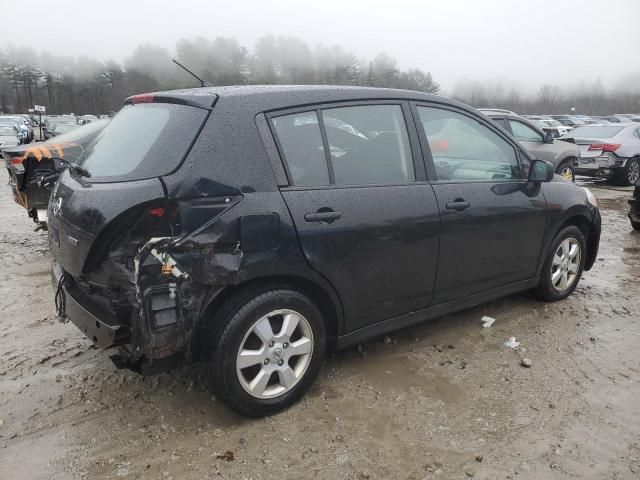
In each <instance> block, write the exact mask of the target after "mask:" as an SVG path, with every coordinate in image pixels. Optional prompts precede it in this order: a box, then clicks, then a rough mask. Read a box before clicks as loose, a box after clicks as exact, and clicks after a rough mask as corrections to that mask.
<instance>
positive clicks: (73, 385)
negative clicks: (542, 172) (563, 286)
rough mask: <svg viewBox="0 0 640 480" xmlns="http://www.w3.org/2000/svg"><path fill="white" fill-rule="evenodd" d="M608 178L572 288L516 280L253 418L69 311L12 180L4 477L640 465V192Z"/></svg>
mask: <svg viewBox="0 0 640 480" xmlns="http://www.w3.org/2000/svg"><path fill="white" fill-rule="evenodd" d="M6 181H7V175H6V172H3V173H2V174H0V182H1V183H3V184H5V183H6ZM593 191H594V193H595V194H596V196H597V197H598V200H599V202H600V206H601V211H602V217H603V234H602V240H601V249H600V254H599V256H598V261H597V262H596V265H595V266H594V268H593V270H592V271H590V272H587V273H586V274H585V275H584V277H583V280H582V281H581V282H580V284H579V286H578V288H577V289H576V292H575V293H574V295H572V296H571V297H570V298H569V299H567V300H565V301H563V302H559V303H555V304H545V303H541V302H538V301H536V300H534V299H533V298H531V297H530V296H529V295H527V294H521V295H515V296H511V297H508V298H505V299H501V300H498V301H495V302H491V303H487V304H484V305H481V306H478V307H475V308H472V309H468V310H465V311H463V312H460V313H458V314H455V315H448V316H446V317H443V318H440V319H438V320H435V321H431V322H428V323H425V324H423V325H421V326H419V327H416V328H411V329H408V330H404V331H401V332H398V333H397V334H394V335H392V336H391V337H390V338H388V339H386V342H385V341H382V339H380V340H377V341H372V342H370V343H367V344H365V345H363V346H362V351H359V350H358V349H351V350H347V351H344V352H339V353H337V354H335V355H333V356H332V357H331V358H330V359H328V360H327V362H326V364H325V366H324V368H323V370H322V372H321V374H320V377H319V378H318V380H317V382H316V383H315V385H314V387H313V388H312V390H311V392H310V393H309V394H308V395H307V396H306V397H305V398H304V400H303V401H302V402H301V403H300V404H298V405H296V406H294V407H292V408H291V409H289V410H288V411H286V412H284V413H281V414H279V415H276V416H274V417H271V418H266V419H260V420H250V419H245V418H242V417H239V416H237V415H235V414H233V413H232V412H230V411H229V410H228V409H226V408H225V407H224V406H223V405H221V404H220V402H218V401H217V400H216V398H215V395H214V394H212V393H211V392H210V391H209V390H208V388H207V382H206V380H205V379H204V376H203V370H202V369H201V368H199V367H198V366H189V367H185V368H182V369H181V370H179V371H176V372H172V373H170V374H163V375H160V376H156V377H150V378H142V377H140V376H138V375H136V374H135V373H132V372H127V371H119V370H116V369H115V368H114V366H113V365H112V364H111V362H110V361H109V359H108V355H107V353H106V352H102V351H100V350H97V349H95V348H93V347H92V345H91V342H89V341H88V340H86V339H85V338H84V337H83V336H82V335H81V334H80V332H79V331H78V330H77V329H76V328H75V327H74V326H73V325H72V324H61V323H59V322H58V321H57V320H56V319H55V313H54V305H53V292H52V288H51V284H50V279H49V272H48V269H49V262H50V257H49V253H48V248H47V241H46V235H45V234H43V233H41V232H39V233H34V232H33V231H32V230H33V223H31V220H30V219H28V218H27V216H26V214H25V213H24V211H23V210H21V209H20V208H19V207H18V206H17V205H15V204H14V203H13V201H12V199H11V198H10V194H9V189H8V188H6V187H4V188H1V189H0V258H1V259H2V269H1V270H0V310H1V311H2V315H1V316H0V472H2V473H1V474H0V477H1V478H3V479H5V478H6V479H40V478H42V479H44V478H53V479H75V478H91V479H93V478H114V479H115V478H135V479H138V478H145V479H153V478H162V479H171V478H173V479H182V478H186V479H191V478H193V479H196V478H197V479H202V478H228V479H241V478H247V479H268V478H279V479H287V478H311V477H315V478H319V479H324V478H327V479H339V478H353V479H358V478H362V479H364V478H374V479H387V478H394V479H395V478H398V479H400V478H409V479H423V478H447V479H449V478H469V477H474V478H481V479H505V478H512V479H515V478H518V479H556V478H558V479H560V478H607V479H609V478H615V479H637V478H640V408H638V406H639V405H640V401H639V400H638V399H639V398H640V354H639V352H640V349H639V346H640V308H639V307H640V295H638V293H639V292H640V289H639V284H640V233H637V232H633V231H632V229H631V227H630V225H629V222H628V220H627V219H626V216H625V211H626V199H627V198H628V197H629V196H630V194H631V189H628V188H627V189H620V188H615V187H608V186H606V185H605V186H602V185H600V186H594V187H593ZM484 315H488V316H490V317H493V318H495V319H496V322H495V323H494V324H493V326H492V327H491V328H483V326H482V322H481V317H482V316H484ZM512 336H515V337H516V340H517V341H519V342H520V346H519V347H518V348H516V349H511V348H508V347H506V346H504V342H505V341H506V340H507V339H508V338H509V337H512ZM525 357H526V358H529V359H530V360H531V367H530V368H525V367H523V366H522V365H521V359H522V358H525ZM227 451H231V452H233V457H234V459H233V460H225V459H224V458H218V457H217V456H218V455H221V454H223V453H224V452H227ZM227 458H228V457H227Z"/></svg>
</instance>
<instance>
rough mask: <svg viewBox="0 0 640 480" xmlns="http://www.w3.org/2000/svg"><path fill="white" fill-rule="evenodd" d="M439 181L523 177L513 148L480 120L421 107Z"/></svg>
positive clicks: (493, 179)
mask: <svg viewBox="0 0 640 480" xmlns="http://www.w3.org/2000/svg"><path fill="white" fill-rule="evenodd" d="M418 115H419V117H420V123H421V125H422V127H423V129H424V133H425V135H426V137H427V140H428V142H429V147H430V149H431V155H432V157H433V162H434V166H435V170H436V175H437V180H440V181H453V182H473V181H508V180H513V179H520V178H522V175H521V172H520V167H519V165H518V158H517V155H516V152H515V150H514V148H513V147H512V146H511V145H510V144H509V143H508V142H507V141H506V140H504V139H503V138H502V137H500V136H499V135H498V134H496V133H495V132H493V131H492V130H491V129H489V128H488V127H486V126H485V125H483V124H482V123H480V122H479V121H477V120H475V119H473V118H471V117H468V116H467V115H463V114H461V113H457V112H453V111H450V110H445V109H440V108H432V107H418Z"/></svg>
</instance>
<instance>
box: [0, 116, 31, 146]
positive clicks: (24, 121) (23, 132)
mask: <svg viewBox="0 0 640 480" xmlns="http://www.w3.org/2000/svg"><path fill="white" fill-rule="evenodd" d="M0 125H2V126H7V125H8V126H13V127H15V128H14V129H15V131H16V138H17V140H18V144H19V145H21V144H23V143H30V142H31V141H33V138H34V136H35V133H34V131H33V126H32V124H31V119H30V118H29V117H28V116H27V115H0ZM0 148H2V147H0Z"/></svg>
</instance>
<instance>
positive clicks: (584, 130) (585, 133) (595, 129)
mask: <svg viewBox="0 0 640 480" xmlns="http://www.w3.org/2000/svg"><path fill="white" fill-rule="evenodd" d="M622 129H624V127H610V126H608V125H602V126H600V125H597V126H596V125H593V126H588V127H578V128H576V129H575V130H574V131H572V132H571V133H569V134H567V135H565V136H566V137H586V138H610V137H614V136H615V135H617V134H618V133H619V132H620V131H622Z"/></svg>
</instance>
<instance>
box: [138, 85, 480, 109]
mask: <svg viewBox="0 0 640 480" xmlns="http://www.w3.org/2000/svg"><path fill="white" fill-rule="evenodd" d="M151 95H154V96H166V97H176V98H183V99H185V100H190V101H194V102H195V103H197V104H199V105H200V106H205V104H206V103H207V102H209V103H208V106H209V107H210V106H211V105H212V104H213V102H214V101H215V99H216V98H219V99H225V100H229V101H233V102H242V103H243V106H244V107H245V108H250V109H251V110H253V111H255V112H256V113H258V112H262V111H268V110H278V109H284V108H289V107H295V106H298V105H308V104H313V103H330V102H341V101H350V100H356V101H357V100H386V99H394V100H418V101H420V100H422V101H428V102H436V103H445V104H449V105H455V106H457V107H460V108H463V109H465V110H470V111H474V109H472V108H471V107H469V106H468V105H465V104H464V103H462V102H458V101H457V100H453V99H450V98H446V97H442V96H439V95H433V94H428V93H423V92H418V91H414V90H399V89H392V88H374V87H350V86H339V85H246V86H244V85H243V86H228V87H202V88H190V89H182V90H169V91H161V92H153V93H151ZM132 98H135V96H134V97H129V99H127V101H129V100H130V99H132Z"/></svg>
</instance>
